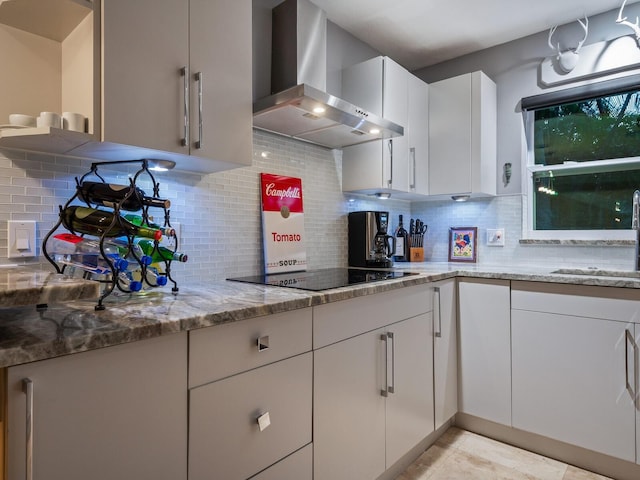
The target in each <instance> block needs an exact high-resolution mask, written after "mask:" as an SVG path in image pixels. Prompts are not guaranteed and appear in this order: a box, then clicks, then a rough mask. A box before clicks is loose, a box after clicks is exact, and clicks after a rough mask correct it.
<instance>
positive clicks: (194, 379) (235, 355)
mask: <svg viewBox="0 0 640 480" xmlns="http://www.w3.org/2000/svg"><path fill="white" fill-rule="evenodd" d="M258 339H260V340H261V342H260V345H261V347H260V350H259V347H258ZM310 350H311V308H306V309H302V310H293V311H290V312H285V313H280V314H276V315H269V316H267V317H258V318H253V319H250V320H244V321H240V322H234V323H228V324H224V325H216V326H215V327H210V328H203V329H200V330H193V331H191V332H189V388H193V387H196V386H198V385H203V384H205V383H209V382H214V381H216V380H220V379H222V378H225V377H228V376H230V375H234V374H236V373H240V372H244V371H247V370H250V369H252V368H256V367H260V366H262V365H266V364H269V363H273V362H276V361H278V360H282V359H284V358H288V357H292V356H294V355H298V354H300V353H304V352H308V351H310Z"/></svg>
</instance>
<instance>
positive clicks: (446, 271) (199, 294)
mask: <svg viewBox="0 0 640 480" xmlns="http://www.w3.org/2000/svg"><path fill="white" fill-rule="evenodd" d="M395 268H396V269H401V270H408V271H414V272H419V273H420V274H419V275H413V276H410V277H405V278H402V279H396V280H385V281H381V282H373V283H368V284H360V285H355V286H352V287H344V288H337V289H332V290H326V291H324V292H310V291H305V290H299V289H295V288H283V287H275V286H262V285H252V284H246V283H239V282H231V281H226V282H218V283H214V284H211V285H209V286H206V287H199V288H185V287H181V288H180V291H179V292H178V293H177V294H176V295H173V294H172V293H171V291H170V289H169V288H165V289H157V290H153V291H151V292H149V293H146V294H135V295H124V294H120V295H111V296H110V297H108V298H107V299H106V300H105V302H104V303H105V306H106V307H107V308H106V310H104V311H95V309H94V307H95V305H96V299H97V285H96V286H95V287H94V285H93V282H86V281H78V280H71V279H65V278H64V277H62V276H59V275H55V274H53V273H50V272H39V273H34V272H33V271H31V272H26V271H23V272H21V271H19V270H12V271H11V272H9V271H1V270H0V279H2V280H4V282H3V281H0V299H3V302H2V303H0V367H7V366H11V365H17V364H21V363H26V362H31V361H35V360H43V359H47V358H53V357H57V356H61V355H67V354H71V353H76V352H83V351H87V350H92V349H96V348H101V347H106V346H111V345H117V344H121V343H127V342H133V341H137V340H143V339H146V338H152V337H156V336H160V335H166V334H171V333H175V332H180V331H187V330H192V329H195V328H201V327H209V326H213V325H217V324H222V323H228V322H234V321H239V320H244V319H248V318H253V317H259V316H263V315H270V314H273V313H279V312H283V311H287V310H294V309H299V308H305V307H310V306H314V305H320V304H323V303H328V302H335V301H340V300H346V299H348V298H353V297H357V296H363V295H370V294H375V293H379V292H383V291H389V290H393V289H397V288H403V287H407V286H411V285H417V284H421V283H428V282H433V281H438V280H443V279H446V278H452V277H456V276H458V277H475V278H488V279H505V280H525V281H538V282H554V283H565V284H578V285H596V286H607V287H619V288H634V289H639V290H638V299H639V300H640V278H637V277H636V278H634V277H622V276H604V275H597V274H596V273H603V272H593V275H591V274H590V275H584V274H580V275H578V274H566V273H563V274H557V273H556V274H554V273H551V272H550V270H549V268H535V267H504V266H495V267H492V266H484V265H461V264H451V263H407V264H396V267H395ZM3 273H5V276H4V277H3V276H1V275H2V274H3ZM586 273H592V272H586ZM604 273H606V272H604ZM612 273H616V272H612ZM616 274H617V273H616ZM629 275H634V272H629ZM55 277H59V278H55ZM27 292H29V293H27ZM11 299H15V303H13V304H11V303H10V302H11ZM27 299H30V302H31V303H32V304H31V305H26V306H25V305H24V304H25V303H29V302H26V300H27ZM43 300H44V301H43ZM41 303H48V304H49V306H48V308H46V309H37V308H36V306H35V304H41ZM11 305H13V306H11Z"/></svg>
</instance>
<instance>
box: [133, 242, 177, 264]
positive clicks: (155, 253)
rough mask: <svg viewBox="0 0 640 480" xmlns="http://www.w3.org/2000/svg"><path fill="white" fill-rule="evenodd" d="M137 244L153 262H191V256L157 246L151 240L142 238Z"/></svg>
mask: <svg viewBox="0 0 640 480" xmlns="http://www.w3.org/2000/svg"><path fill="white" fill-rule="evenodd" d="M136 243H137V244H138V245H139V246H140V248H141V249H142V251H143V252H144V253H145V255H148V256H149V257H151V258H152V259H153V262H154V263H155V262H164V261H169V260H175V261H177V262H186V261H187V260H189V256H188V255H187V254H186V253H182V252H173V251H171V250H170V249H168V248H166V247H163V246H161V245H157V246H156V244H155V242H153V241H151V240H146V239H143V238H140V239H138V240H136Z"/></svg>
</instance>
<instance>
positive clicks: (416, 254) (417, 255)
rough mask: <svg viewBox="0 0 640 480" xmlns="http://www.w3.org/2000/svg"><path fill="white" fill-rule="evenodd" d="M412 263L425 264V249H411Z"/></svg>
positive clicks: (410, 258) (410, 259) (410, 257)
mask: <svg viewBox="0 0 640 480" xmlns="http://www.w3.org/2000/svg"><path fill="white" fill-rule="evenodd" d="M409 261H410V262H424V247H411V248H409Z"/></svg>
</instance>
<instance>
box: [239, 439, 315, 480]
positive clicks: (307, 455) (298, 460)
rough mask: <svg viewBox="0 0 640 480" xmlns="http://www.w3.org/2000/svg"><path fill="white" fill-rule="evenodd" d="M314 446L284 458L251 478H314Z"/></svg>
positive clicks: (276, 479)
mask: <svg viewBox="0 0 640 480" xmlns="http://www.w3.org/2000/svg"><path fill="white" fill-rule="evenodd" d="M312 453H313V447H312V445H311V444H309V445H307V446H306V447H304V448H301V449H300V450H298V451H297V452H295V453H292V454H291V455H289V456H288V457H287V458H283V459H282V460H280V461H279V462H278V463H276V464H275V465H274V466H272V467H270V468H267V469H266V470H264V471H263V472H261V473H259V474H258V475H256V476H255V477H251V480H284V479H292V480H293V479H295V480H311V479H312V478H313V457H312Z"/></svg>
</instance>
